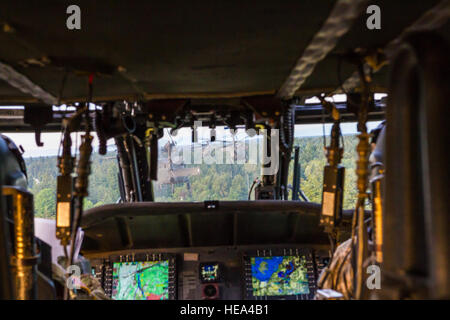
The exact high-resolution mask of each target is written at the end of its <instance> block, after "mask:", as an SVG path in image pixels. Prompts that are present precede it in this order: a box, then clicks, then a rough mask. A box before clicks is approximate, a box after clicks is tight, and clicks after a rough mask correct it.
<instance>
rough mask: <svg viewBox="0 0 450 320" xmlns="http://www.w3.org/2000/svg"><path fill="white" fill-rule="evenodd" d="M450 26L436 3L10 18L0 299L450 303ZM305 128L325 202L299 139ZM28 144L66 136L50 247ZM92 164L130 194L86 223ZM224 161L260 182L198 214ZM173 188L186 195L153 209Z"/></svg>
mask: <svg viewBox="0 0 450 320" xmlns="http://www.w3.org/2000/svg"><path fill="white" fill-rule="evenodd" d="M377 12H378V13H379V12H381V15H378V14H377ZM400 13H401V14H400ZM449 17H450V2H449V1H437V0H433V1H387V0H379V1H365V0H335V1H321V2H320V4H319V2H317V1H286V2H275V1H242V2H229V1H227V2H222V3H220V2H213V1H196V2H188V1H164V2H163V1H135V2H108V3H106V2H103V3H100V2H94V1H73V4H70V5H69V4H67V3H65V2H62V1H56V0H55V1H52V0H45V1H39V2H18V1H2V2H1V3H0V26H1V30H0V44H1V48H2V49H1V50H0V133H1V134H2V135H1V137H0V199H1V201H0V288H1V290H0V298H2V299H23V300H29V299H30V300H33V299H60V300H62V299H66V300H70V299H73V300H75V299H97V300H110V299H112V300H272V299H282V300H312V299H319V300H328V299H448V298H449V297H450V293H449V291H450V283H449V281H450V280H449V275H448V269H449V261H450V257H449V250H448V249H449V246H448V244H449V234H450V232H449V230H448V228H449V226H450V224H449V223H448V222H449V215H450V211H449V208H448V194H447V192H448V178H447V177H448V171H449V166H448V164H449V159H448V152H446V151H447V150H446V149H447V146H448V139H447V138H448V135H449V133H448V129H447V125H448V124H447V121H448V116H445V114H447V115H448V93H449V91H448V88H450V61H449V59H448V57H449V41H450V39H449V37H450V32H449V21H448V20H449V19H448V18H449ZM336 97H339V98H340V100H339V99H336ZM374 121H376V123H377V126H376V128H371V129H369V126H368V123H370V122H374ZM311 124H319V125H323V128H324V129H323V130H325V124H326V125H327V127H326V128H327V132H326V133H325V134H324V138H325V135H326V136H327V138H326V139H325V141H324V145H323V150H322V151H323V152H322V151H321V152H322V155H323V157H322V158H321V161H322V162H317V163H320V165H317V166H316V167H312V168H315V169H314V170H316V172H320V179H323V180H320V186H319V188H318V190H316V191H317V199H319V200H317V201H310V200H309V199H308V196H307V195H306V194H305V192H304V190H303V189H302V188H303V186H302V184H301V181H302V179H304V178H305V177H304V170H303V171H302V170H301V168H300V165H299V157H300V155H301V153H302V152H303V151H304V150H302V148H301V147H299V146H298V145H297V144H296V140H295V139H296V137H297V136H296V135H295V132H297V131H296V130H299V131H301V130H303V129H302V128H303V127H302V126H305V125H311ZM346 124H352V125H353V126H354V128H356V131H355V134H356V135H355V144H354V147H353V149H349V148H347V144H346V140H345V139H344V135H343V133H342V127H343V126H344V125H346ZM182 130H184V132H188V135H189V136H188V138H187V139H188V140H189V141H191V142H192V144H194V143H195V144H197V145H199V147H196V148H194V147H192V148H191V146H190V145H188V146H187V147H179V145H177V143H176V142H175V139H176V138H177V134H178V137H179V135H180V134H179V132H181V131H182ZM219 130H228V131H230V132H231V137H232V140H227V141H219V137H218V136H217V134H216V133H217V132H218V131H219ZM24 132H26V133H32V134H33V136H32V137H33V139H34V142H35V144H36V146H40V147H42V148H45V147H47V146H49V142H48V141H46V140H45V138H44V137H45V135H44V134H45V133H59V136H60V139H58V143H57V144H58V145H53V146H52V147H54V148H57V149H58V153H57V158H56V160H57V163H55V168H57V175H56V176H55V177H54V178H53V179H54V181H56V188H55V190H53V192H54V193H52V199H55V209H54V212H53V222H52V223H50V222H48V224H47V226H48V227H46V228H47V229H45V230H46V231H45V232H46V234H48V235H49V236H48V238H46V237H44V236H41V235H38V234H37V233H35V230H38V229H39V228H43V227H42V225H41V224H42V222H40V221H38V219H34V218H35V214H34V209H33V208H34V207H36V196H35V197H33V194H32V192H31V191H30V190H28V189H29V184H30V180H32V178H31V173H30V172H28V171H27V166H26V165H25V160H24V157H25V156H26V153H24V150H23V148H22V147H21V146H20V145H19V144H16V143H15V142H14V139H11V137H10V136H13V135H14V134H17V133H24ZM237 132H239V133H241V134H242V133H245V135H246V138H245V139H241V140H238V139H237V138H236V137H237V136H238V133H237ZM74 134H75V135H76V136H77V137H78V139H79V140H80V141H75V139H74ZM202 139H203V140H202ZM94 140H95V144H96V146H95V148H94V143H93V141H94ZM97 146H98V148H97ZM214 146H220V148H219V147H218V148H214ZM352 146H353V145H352ZM344 149H345V152H349V153H352V154H353V155H354V161H353V162H352V163H353V164H354V165H355V167H354V170H353V169H352V172H351V173H350V170H349V168H345V163H346V162H345V163H344V161H343V155H344ZM25 151H26V150H25ZM96 153H98V155H100V157H102V156H103V157H106V156H109V157H112V158H113V161H117V162H116V165H117V172H114V179H116V180H115V181H116V183H117V188H118V193H119V195H120V196H119V199H118V200H117V202H116V203H107V204H100V205H98V206H95V207H91V208H86V199H87V197H88V196H89V192H90V190H91V189H90V186H91V184H92V183H93V180H92V179H93V173H94V172H93V170H94V169H93V167H92V158H93V155H94V154H96ZM162 153H164V155H163V156H164V161H161V156H162ZM111 154H113V156H111ZM180 159H181V160H180ZM208 161H209V163H215V164H216V165H218V166H220V165H222V164H223V165H224V166H225V165H226V164H230V163H231V164H233V163H239V164H240V165H246V164H248V163H251V164H252V165H255V166H258V178H257V179H255V180H254V181H253V184H252V185H248V181H249V179H250V178H249V177H246V178H245V179H242V180H236V181H242V184H244V182H245V181H246V182H245V183H247V185H240V184H239V183H237V182H236V183H234V184H232V185H231V187H229V189H231V188H238V187H239V188H241V187H242V188H241V189H242V190H244V191H242V192H241V193H242V194H245V199H243V198H242V197H241V198H240V199H239V200H230V199H232V197H231V196H230V197H228V196H224V197H222V198H220V197H217V198H212V199H210V198H207V199H202V201H197V200H195V199H198V198H196V197H194V196H193V195H192V192H196V191H195V190H196V189H195V188H193V187H192V183H191V180H190V179H188V178H187V177H191V176H198V175H202V177H203V176H206V177H207V176H208V174H207V173H206V174H205V173H204V172H200V170H199V169H198V168H197V167H196V166H195V164H199V163H208ZM252 161H254V162H252ZM311 161H312V159H311ZM223 168H225V167H223ZM226 168H231V167H226ZM346 169H347V170H346ZM223 170H224V171H225V172H226V171H227V170H229V169H223ZM228 175H229V176H233V177H234V176H236V175H240V173H239V172H238V173H236V172H232V170H231V169H230V170H229V172H228ZM253 178H255V177H251V179H253ZM201 181H202V182H201V183H202V184H204V185H205V186H204V189H205V190H208V189H212V188H215V189H217V190H219V191H220V190H221V188H222V189H223V188H225V186H224V184H223V181H222V180H220V179H214V178H213V177H212V175H211V179H208V178H204V179H203V180H201ZM233 181H234V180H233ZM157 183H158V186H161V185H162V186H169V187H168V188H169V189H168V190H169V191H167V192H169V193H170V194H174V193H175V191H176V190H175V187H176V186H180V185H181V186H186V190H187V191H186V192H188V193H189V195H188V196H182V197H181V198H182V199H183V201H157V197H156V196H155V194H156V192H158V190H157V187H156V186H157ZM170 188H171V189H170ZM227 188H228V187H227ZM347 189H348V190H353V195H354V198H352V199H353V200H352V201H353V202H352V204H351V205H350V206H347V205H346V206H345V207H344V205H343V203H344V194H345V192H348V191H347ZM116 191H117V190H116ZM219 191H218V192H219ZM228 191H229V190H227V192H228ZM219 194H220V193H219ZM227 194H228V193H227ZM247 194H248V198H247ZM46 223H47V222H46ZM50 238H51V239H52V240H51V239H50ZM56 265H59V267H56ZM380 270H381V271H380ZM377 272H379V273H377ZM378 277H379V278H378ZM373 279H375V280H373ZM380 279H381V280H380ZM378 280H380V281H381V283H383V285H382V286H381V287H379V286H378V285H377V283H379V282H377V281H378ZM371 281H373V282H371ZM371 284H372V285H371Z"/></svg>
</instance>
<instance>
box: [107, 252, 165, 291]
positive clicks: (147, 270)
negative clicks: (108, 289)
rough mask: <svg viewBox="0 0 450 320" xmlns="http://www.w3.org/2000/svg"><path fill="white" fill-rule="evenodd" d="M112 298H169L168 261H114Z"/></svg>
mask: <svg viewBox="0 0 450 320" xmlns="http://www.w3.org/2000/svg"><path fill="white" fill-rule="evenodd" d="M112 298H113V299H116V300H167V299H169V261H168V260H163V261H147V262H116V263H114V265H113V290H112Z"/></svg>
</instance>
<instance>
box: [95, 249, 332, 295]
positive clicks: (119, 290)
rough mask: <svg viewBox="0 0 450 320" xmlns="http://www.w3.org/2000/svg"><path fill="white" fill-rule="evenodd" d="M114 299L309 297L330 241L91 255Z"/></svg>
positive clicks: (104, 285)
mask: <svg viewBox="0 0 450 320" xmlns="http://www.w3.org/2000/svg"><path fill="white" fill-rule="evenodd" d="M88 258H89V259H90V261H91V266H92V274H93V275H94V276H95V277H96V278H97V279H98V280H99V281H100V282H101V284H102V287H103V288H104V290H105V292H106V293H107V295H109V296H110V297H111V298H112V299H115V300H217V299H222V300H274V299H277V300H280V299H282V300H309V299H312V298H313V297H314V294H315V291H316V282H317V278H318V276H319V274H320V272H321V271H322V269H323V268H324V266H326V265H327V264H328V262H329V252H328V250H327V248H326V246H323V245H318V246H316V245H312V246H301V245H292V244H290V245H289V244H286V245H282V244H281V245H272V246H270V245H269V246H264V247H263V248H261V247H260V246H219V247H197V248H166V249H155V250H147V249H142V250H124V251H116V252H107V253H99V254H95V255H91V256H89V257H88Z"/></svg>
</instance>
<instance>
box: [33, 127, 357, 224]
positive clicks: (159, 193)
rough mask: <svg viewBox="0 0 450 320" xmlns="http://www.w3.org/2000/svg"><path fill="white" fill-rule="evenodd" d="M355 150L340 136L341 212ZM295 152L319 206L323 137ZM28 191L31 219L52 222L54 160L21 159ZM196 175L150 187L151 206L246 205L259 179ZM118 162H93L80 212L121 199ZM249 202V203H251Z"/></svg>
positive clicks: (216, 167) (223, 169)
mask: <svg viewBox="0 0 450 320" xmlns="http://www.w3.org/2000/svg"><path fill="white" fill-rule="evenodd" d="M356 144H357V138H356V136H354V135H345V136H344V157H343V159H342V165H343V166H344V167H345V168H346V169H345V190H344V208H345V209H350V208H353V207H354V203H355V199H356V193H357V191H356V182H355V181H356V180H355V179H356V174H355V161H356ZM294 145H295V146H299V147H300V165H301V182H300V187H301V189H302V190H303V192H304V193H305V195H306V196H307V197H308V199H309V200H310V201H312V202H316V203H320V202H321V197H322V179H323V167H324V165H325V164H326V159H325V154H324V144H323V138H322V137H304V138H296V139H295V143H294ZM25 162H26V166H27V172H28V186H29V190H30V191H31V192H32V193H33V195H34V200H35V201H34V205H35V216H37V217H42V218H54V217H55V207H56V195H55V190H56V177H57V175H58V169H57V167H56V157H37V158H25ZM186 166H187V167H189V166H190V167H193V166H195V167H199V168H200V174H199V175H196V176H191V177H190V178H189V181H190V188H189V187H188V185H187V184H180V185H173V186H172V185H167V184H166V185H162V184H158V182H157V181H155V182H154V183H153V186H154V194H155V200H156V201H164V202H170V201H204V200H247V199H248V192H249V189H250V187H251V185H252V183H253V181H254V180H255V178H257V177H258V176H259V174H260V166H259V165H256V164H200V165H198V164H197V165H193V164H192V165H186ZM292 168H293V161H291V167H290V170H289V184H290V185H292V178H293V170H292ZM117 172H118V167H117V160H116V157H115V154H114V153H108V154H107V155H105V156H101V155H99V154H97V153H94V154H93V156H92V164H91V175H90V177H89V196H88V197H87V198H86V199H85V202H84V208H85V209H89V208H92V207H96V206H100V205H103V204H107V203H116V202H117V201H118V199H119V198H120V194H119V188H118V184H117ZM252 199H253V197H252Z"/></svg>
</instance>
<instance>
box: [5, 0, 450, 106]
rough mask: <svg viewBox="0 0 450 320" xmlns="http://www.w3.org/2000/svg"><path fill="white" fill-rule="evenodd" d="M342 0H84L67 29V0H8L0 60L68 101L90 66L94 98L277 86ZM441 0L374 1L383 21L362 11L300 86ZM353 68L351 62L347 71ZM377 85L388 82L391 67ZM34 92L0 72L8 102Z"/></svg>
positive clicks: (315, 82)
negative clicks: (373, 22)
mask: <svg viewBox="0 0 450 320" xmlns="http://www.w3.org/2000/svg"><path fill="white" fill-rule="evenodd" d="M336 2H337V1H316V0H312V1H283V2H278V1H260V0H259V1H226V2H221V3H219V2H216V1H195V2H191V1H132V2H131V1H126V2H124V1H107V2H101V3H100V2H98V1H77V2H76V4H77V5H78V6H79V7H80V9H81V30H68V28H67V27H66V19H67V18H68V16H69V14H67V13H66V9H67V6H68V5H69V3H67V2H64V1H58V0H45V1H33V2H29V1H27V2H23V1H2V2H1V3H0V23H1V24H2V25H3V32H1V33H0V45H1V47H2V50H1V52H0V62H2V63H4V64H6V65H8V66H10V67H12V68H13V69H14V70H16V71H17V72H19V73H20V74H22V75H24V76H26V77H27V78H28V79H29V80H31V82H33V83H34V84H36V85H38V86H39V87H41V88H42V89H43V90H44V91H46V92H48V93H49V94H51V95H52V96H54V97H60V98H61V99H60V102H61V103H64V102H74V101H84V100H85V99H86V96H87V84H86V83H87V80H86V79H87V75H88V74H90V73H95V74H96V77H95V85H94V96H93V100H94V101H106V100H123V99H136V98H144V99H154V98H198V97H200V98H201V97H205V98H207V97H212V98H221V97H241V96H249V95H261V94H274V93H275V92H277V90H279V89H280V87H281V86H282V84H283V82H284V81H285V80H286V78H287V77H288V76H289V74H290V72H291V70H292V68H293V67H294V66H295V64H296V62H297V60H298V59H299V57H300V56H301V55H302V54H303V53H304V51H305V49H306V48H307V46H308V44H309V43H310V42H311V39H312V38H313V37H314V35H315V34H316V33H317V32H318V31H319V30H320V28H321V27H322V26H323V24H324V22H325V20H326V19H327V18H328V16H329V15H330V12H331V11H332V9H333V6H334V5H335V3H336ZM356 2H358V1H356ZM359 2H361V1H359ZM438 2H439V1H434V0H432V1H410V0H402V1H389V0H384V1H371V3H370V4H377V5H379V6H380V8H381V15H382V28H381V30H369V29H367V27H366V19H367V17H368V15H367V14H366V12H365V10H362V12H361V13H360V15H359V16H358V18H356V20H355V21H354V23H353V24H352V27H351V28H350V29H349V31H348V32H347V33H346V34H344V35H343V36H342V37H341V38H340V39H339V41H338V42H337V45H336V46H335V47H334V49H333V50H331V52H329V53H328V54H327V55H326V57H325V58H324V59H323V60H321V61H320V62H319V63H318V64H317V65H316V66H315V68H314V71H313V72H312V74H311V76H309V77H308V78H307V80H306V81H305V82H304V83H303V85H302V86H301V88H300V89H299V91H298V93H302V92H303V93H310V94H311V93H320V92H325V91H329V90H331V89H333V88H337V87H338V85H339V82H340V80H339V77H338V76H337V68H338V64H339V60H340V57H341V56H342V55H343V54H345V53H348V52H349V51H351V50H353V49H355V48H358V47H363V48H371V47H378V46H384V45H386V44H387V43H388V42H390V41H391V40H393V39H394V38H396V37H398V36H399V35H400V34H401V32H402V31H403V30H404V29H405V28H407V27H408V26H409V25H411V24H412V23H413V22H414V21H416V20H417V19H418V18H420V17H421V16H422V15H423V13H424V12H426V11H427V10H429V9H430V8H432V7H433V6H435V5H436V4H437V3H438ZM73 3H74V4H75V2H73ZM367 5H369V3H368V4H367ZM400 12H401V14H399V13H400ZM448 27H449V26H448V23H447V24H446V25H445V26H444V28H445V29H446V30H448ZM443 34H444V35H447V36H448V32H447V33H444V32H443ZM353 71H354V66H352V65H351V64H349V63H345V62H344V63H342V66H341V70H340V73H341V74H340V76H341V78H342V79H346V78H348V77H349V76H350V75H351V74H352V72H353ZM63 83H64V84H63ZM374 85H376V86H378V87H379V90H378V91H379V92H380V91H382V90H383V89H384V88H386V86H387V82H386V72H385V71H381V72H379V73H378V74H377V75H376V77H375V78H374ZM36 101H37V100H36V98H34V97H32V96H30V95H29V94H26V93H24V92H22V91H20V90H18V89H16V88H14V87H13V86H11V85H10V84H8V83H7V82H5V81H0V103H1V104H3V105H5V104H11V103H14V104H18V103H20V104H26V103H32V102H36Z"/></svg>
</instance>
